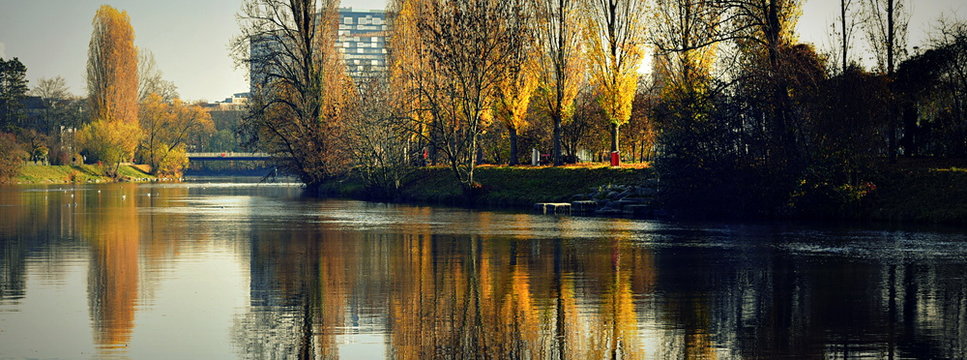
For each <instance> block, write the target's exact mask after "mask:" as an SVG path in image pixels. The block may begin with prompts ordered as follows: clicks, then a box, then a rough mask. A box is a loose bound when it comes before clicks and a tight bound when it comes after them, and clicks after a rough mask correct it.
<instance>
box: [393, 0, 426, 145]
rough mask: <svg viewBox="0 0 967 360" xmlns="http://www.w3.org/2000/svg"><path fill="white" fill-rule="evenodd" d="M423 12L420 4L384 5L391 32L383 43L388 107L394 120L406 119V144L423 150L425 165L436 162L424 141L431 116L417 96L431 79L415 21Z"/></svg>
mask: <svg viewBox="0 0 967 360" xmlns="http://www.w3.org/2000/svg"><path fill="white" fill-rule="evenodd" d="M426 8H427V5H426V1H424V0H393V1H390V2H389V4H388V5H387V11H388V13H389V14H390V16H389V17H388V22H389V26H390V28H391V29H392V31H391V33H390V38H389V41H388V42H387V44H386V46H387V56H388V64H389V79H388V85H389V89H390V91H389V93H388V94H386V96H387V97H389V98H390V99H391V100H390V101H389V105H391V106H392V107H393V111H394V116H396V117H399V118H403V119H410V120H412V121H406V122H405V124H403V125H402V126H405V127H409V129H408V130H409V132H410V138H409V140H408V141H407V144H408V145H410V146H411V147H413V148H414V149H424V150H421V151H426V157H427V159H425V160H427V161H428V162H429V163H431V164H432V163H435V162H436V160H437V156H436V155H437V151H436V148H435V146H436V145H435V143H434V142H433V141H428V140H427V139H430V138H431V136H433V135H432V134H431V132H430V128H432V126H430V125H429V124H432V123H433V122H434V119H433V117H432V113H431V112H430V111H427V109H428V106H427V101H426V99H427V97H426V96H425V95H426V94H424V93H421V91H420V90H421V84H424V83H425V82H426V79H428V78H429V77H430V76H431V75H432V70H431V69H429V67H428V62H427V61H426V59H427V57H426V56H425V55H426V54H425V51H426V45H425V43H424V41H423V38H422V37H421V36H420V29H419V19H420V17H421V16H423V15H422V14H423V12H424V11H425V9H426Z"/></svg>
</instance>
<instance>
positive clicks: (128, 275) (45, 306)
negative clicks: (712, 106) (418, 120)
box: [0, 183, 967, 359]
mask: <svg viewBox="0 0 967 360" xmlns="http://www.w3.org/2000/svg"><path fill="white" fill-rule="evenodd" d="M7 358H14V359H16V358H42V359H47V358H63V359H77V358H81V359H83V358H131V359H234V358H251V359H289V358H316V359H380V358H388V359H389V358H391V359H469V358H486V359H686V358H687V359H775V358H833V359H835V358H876V359H879V358H883V359H889V358H895V359H902V358H937V359H939V358H961V359H963V358H967V235H965V232H964V231H960V230H951V229H937V228H926V229H915V230H911V229H896V228H893V229H890V228H870V227H843V226H820V225H749V224H744V225H737V224H722V223H667V222H654V221H633V220H622V219H601V218H581V217H551V216H539V215H530V214H518V213H508V212H488V211H471V210H463V209H452V208H436V207H420V206H406V205H385V204H374V203H365V202H356V201H341V200H320V199H307V198H302V197H301V196H300V189H299V187H298V186H296V185H293V184H270V185H257V184H202V183H188V184H150V185H144V184H142V185H137V184H111V185H88V186H84V185H79V186H70V185H53V186H10V187H0V359H7Z"/></svg>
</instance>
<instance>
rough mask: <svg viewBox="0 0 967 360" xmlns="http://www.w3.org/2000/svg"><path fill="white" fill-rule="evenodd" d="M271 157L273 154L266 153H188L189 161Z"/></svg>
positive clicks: (257, 159)
mask: <svg viewBox="0 0 967 360" xmlns="http://www.w3.org/2000/svg"><path fill="white" fill-rule="evenodd" d="M271 159H272V156H271V155H269V154H266V153H239V152H211V153H188V161H266V160H271Z"/></svg>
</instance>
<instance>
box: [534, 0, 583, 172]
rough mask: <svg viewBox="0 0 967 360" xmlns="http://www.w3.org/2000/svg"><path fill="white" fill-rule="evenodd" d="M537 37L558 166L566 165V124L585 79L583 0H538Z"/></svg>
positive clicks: (542, 92) (542, 87) (543, 95)
mask: <svg viewBox="0 0 967 360" xmlns="http://www.w3.org/2000/svg"><path fill="white" fill-rule="evenodd" d="M532 4H533V5H532V6H534V7H535V10H534V15H535V19H534V24H535V32H534V35H535V38H536V40H537V46H538V48H539V49H540V51H541V55H540V56H539V57H538V59H539V60H540V74H541V85H540V87H539V90H538V91H539V94H540V100H541V104H542V106H543V108H544V109H545V110H546V111H547V113H548V114H549V115H550V117H551V123H552V126H553V139H552V141H553V149H552V152H551V157H552V158H553V161H554V165H563V164H564V159H563V158H562V156H561V136H562V128H561V127H562V126H563V124H565V123H567V122H568V121H570V120H571V117H572V116H573V115H574V100H575V98H576V97H577V95H578V90H579V88H580V84H581V83H582V82H583V81H584V80H585V74H584V67H585V65H586V64H585V63H584V62H583V58H582V56H581V51H582V45H583V37H582V36H581V29H582V26H583V24H582V20H581V19H582V17H581V7H580V3H579V0H535V1H533V3H532Z"/></svg>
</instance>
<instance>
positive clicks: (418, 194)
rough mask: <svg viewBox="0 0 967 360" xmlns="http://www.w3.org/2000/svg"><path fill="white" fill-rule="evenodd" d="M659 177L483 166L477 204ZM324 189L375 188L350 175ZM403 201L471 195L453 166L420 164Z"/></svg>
mask: <svg viewBox="0 0 967 360" xmlns="http://www.w3.org/2000/svg"><path fill="white" fill-rule="evenodd" d="M653 177H654V172H653V171H652V170H651V169H648V168H633V167H622V168H610V167H605V166H596V167H586V166H580V167H558V168H555V167H538V168H534V167H507V166H501V167H497V166H483V167H480V168H478V169H477V170H476V172H475V178H476V181H477V182H479V183H480V184H481V185H483V189H482V190H481V191H480V192H479V195H478V196H476V197H475V199H474V204H473V205H475V206H482V207H502V208H529V207H531V206H533V205H534V203H538V202H564V201H570V200H571V198H572V197H573V196H574V195H576V194H586V193H588V192H590V191H592V190H594V189H596V188H598V187H600V186H605V185H609V184H610V185H635V184H639V183H642V182H645V181H647V180H649V179H651V178H653ZM320 191H321V192H323V193H327V194H331V195H335V196H342V197H350V198H356V199H367V200H376V199H371V196H370V194H371V193H372V192H370V191H369V189H366V188H365V187H364V185H363V183H362V181H360V180H359V179H354V178H346V179H343V180H340V181H336V182H331V183H329V184H326V185H324V186H323V187H322V188H321V189H320ZM395 200H399V201H404V202H417V203H429V204H443V205H461V206H463V205H467V198H466V197H465V196H464V193H463V190H462V189H461V187H460V185H459V184H458V183H457V182H456V180H455V178H454V176H453V174H452V173H451V171H450V169H447V168H442V167H432V168H421V169H418V170H417V171H416V173H415V174H413V176H411V178H410V179H408V181H406V183H404V184H403V187H402V189H401V191H400V192H399V198H398V199H395Z"/></svg>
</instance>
